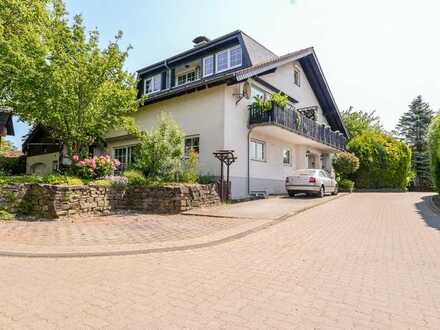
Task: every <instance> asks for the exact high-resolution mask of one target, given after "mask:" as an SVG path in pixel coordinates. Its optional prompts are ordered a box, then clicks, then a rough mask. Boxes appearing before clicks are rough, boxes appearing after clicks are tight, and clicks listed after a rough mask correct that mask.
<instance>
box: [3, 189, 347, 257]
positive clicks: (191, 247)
mask: <svg viewBox="0 0 440 330" xmlns="http://www.w3.org/2000/svg"><path fill="white" fill-rule="evenodd" d="M349 195H350V194H341V195H339V196H336V197H334V198H332V199H330V200H324V201H322V202H319V203H317V204H314V205H311V206H307V207H304V208H302V209H300V210H298V211H296V212H293V213H287V214H284V215H282V216H281V217H279V218H277V219H275V220H272V221H270V222H268V223H265V224H262V225H259V226H256V227H254V228H251V229H248V230H245V231H242V232H239V233H237V234H234V235H230V236H227V237H224V238H220V239H217V240H213V241H209V242H204V243H198V244H189V245H183V246H171V247H159V248H146V249H135V250H123V251H102V252H60V253H56V252H55V253H38V252H37V253H29V252H13V251H0V257H17V258H88V257H111V256H130V255H140V254H152V253H163V252H175V251H187V250H195V249H202V248H206V247H211V246H217V245H221V244H224V243H228V242H232V241H234V240H237V239H240V238H243V237H246V236H249V235H251V234H255V233H257V232H260V231H263V230H265V229H267V228H270V227H272V226H275V225H277V224H279V223H282V222H285V221H287V220H289V219H290V218H293V217H295V216H296V215H298V214H301V213H303V212H305V211H308V210H310V209H313V208H315V207H318V206H321V205H324V204H327V203H329V202H331V201H334V200H337V199H340V198H342V197H344V196H349Z"/></svg>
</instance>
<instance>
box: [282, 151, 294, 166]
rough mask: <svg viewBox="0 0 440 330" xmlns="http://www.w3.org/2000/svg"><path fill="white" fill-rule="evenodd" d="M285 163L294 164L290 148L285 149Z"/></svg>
mask: <svg viewBox="0 0 440 330" xmlns="http://www.w3.org/2000/svg"><path fill="white" fill-rule="evenodd" d="M283 164H284V165H292V152H291V151H290V150H289V149H284V150H283Z"/></svg>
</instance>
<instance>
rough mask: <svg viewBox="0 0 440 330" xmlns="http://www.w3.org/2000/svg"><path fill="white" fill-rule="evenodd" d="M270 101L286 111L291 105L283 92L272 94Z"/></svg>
mask: <svg viewBox="0 0 440 330" xmlns="http://www.w3.org/2000/svg"><path fill="white" fill-rule="evenodd" d="M270 100H271V102H272V103H273V104H276V105H277V106H279V107H280V108H281V109H286V108H287V106H288V104H289V99H288V98H287V95H285V94H283V93H281V92H280V93H274V94H272V96H271V97H270Z"/></svg>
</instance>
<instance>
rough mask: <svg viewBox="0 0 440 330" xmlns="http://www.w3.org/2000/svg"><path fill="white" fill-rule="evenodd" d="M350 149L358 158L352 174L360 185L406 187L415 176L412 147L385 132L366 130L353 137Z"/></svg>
mask: <svg viewBox="0 0 440 330" xmlns="http://www.w3.org/2000/svg"><path fill="white" fill-rule="evenodd" d="M347 149H348V150H349V151H350V152H352V153H354V154H355V155H356V157H358V158H359V161H360V166H359V169H358V170H357V172H356V173H355V174H354V175H353V178H354V181H355V184H356V187H357V188H368V189H380V188H400V189H405V188H406V187H407V186H408V183H409V181H410V179H411V176H412V171H411V149H410V148H409V147H408V146H407V145H406V144H405V143H403V142H401V141H398V140H396V139H394V138H393V137H391V136H388V135H385V134H383V133H376V132H365V133H363V134H361V135H359V136H357V137H355V138H353V139H352V140H351V141H350V142H349V143H348V145H347Z"/></svg>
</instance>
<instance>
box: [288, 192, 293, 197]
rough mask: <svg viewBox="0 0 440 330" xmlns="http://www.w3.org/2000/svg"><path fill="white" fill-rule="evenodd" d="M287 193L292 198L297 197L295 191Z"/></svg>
mask: <svg viewBox="0 0 440 330" xmlns="http://www.w3.org/2000/svg"><path fill="white" fill-rule="evenodd" d="M287 193H288V194H289V196H290V197H295V192H294V191H288V192H287Z"/></svg>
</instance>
